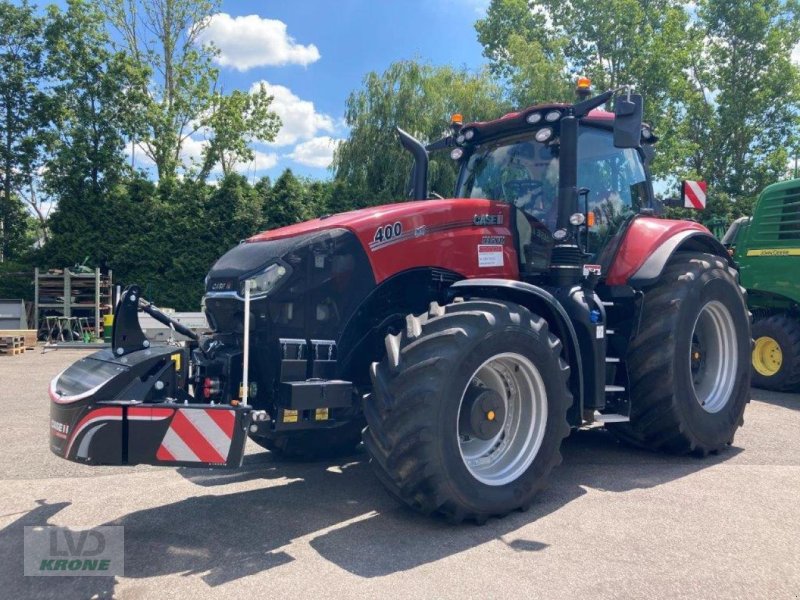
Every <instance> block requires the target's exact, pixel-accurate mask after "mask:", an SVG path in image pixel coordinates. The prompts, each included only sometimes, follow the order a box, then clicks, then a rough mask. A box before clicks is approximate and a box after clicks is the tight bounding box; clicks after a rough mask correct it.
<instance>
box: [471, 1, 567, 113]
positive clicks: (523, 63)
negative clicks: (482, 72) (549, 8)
mask: <svg viewBox="0 0 800 600" xmlns="http://www.w3.org/2000/svg"><path fill="white" fill-rule="evenodd" d="M531 4H532V3H530V2H529V1H528V0H502V1H497V0H495V1H493V2H492V3H491V4H490V5H489V7H488V9H487V11H486V17H485V18H483V19H480V20H478V22H477V23H475V29H476V31H477V32H478V42H480V44H481V45H482V46H483V55H484V56H485V57H486V58H488V59H489V61H490V62H489V69H490V71H491V73H492V74H493V75H494V76H495V77H497V78H498V79H499V80H504V81H506V82H507V85H508V92H509V94H510V96H511V98H512V99H513V100H514V102H515V103H516V104H517V105H518V106H527V105H530V104H534V103H536V102H542V101H557V100H567V99H568V98H569V96H570V93H571V85H570V82H569V78H568V69H567V61H566V55H565V47H566V45H567V40H566V39H565V38H564V36H561V35H552V34H544V33H542V32H543V31H545V30H547V28H548V26H549V24H548V17H547V13H546V12H545V11H544V10H543V7H537V6H532V5H531Z"/></svg>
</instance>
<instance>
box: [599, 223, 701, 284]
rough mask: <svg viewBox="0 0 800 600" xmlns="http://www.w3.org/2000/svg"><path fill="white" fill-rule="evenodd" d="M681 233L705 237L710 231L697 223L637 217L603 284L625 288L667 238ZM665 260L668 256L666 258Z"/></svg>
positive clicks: (665, 242) (629, 228) (628, 230)
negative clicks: (623, 286) (703, 235)
mask: <svg viewBox="0 0 800 600" xmlns="http://www.w3.org/2000/svg"><path fill="white" fill-rule="evenodd" d="M683 232H690V233H698V234H705V235H707V236H711V232H709V231H708V229H706V228H705V227H703V226H702V225H700V224H699V223H694V222H692V221H676V220H670V219H657V218H652V217H638V218H637V219H635V220H634V221H633V222H632V223H631V224H630V226H629V227H628V229H627V231H626V232H625V238H624V239H623V240H622V243H621V244H620V246H619V250H618V251H617V255H616V257H615V258H614V260H613V261H612V263H611V268H610V269H609V271H608V275H607V276H606V284H607V285H626V284H628V283H629V280H630V279H631V277H633V276H634V274H636V272H637V271H639V269H640V268H641V267H642V266H643V265H644V264H645V262H646V261H647V260H648V259H649V258H650V257H651V256H652V255H654V254H655V253H656V252H657V251H658V250H659V248H661V247H662V246H664V244H667V243H668V242H669V240H670V239H671V238H674V237H675V236H676V235H679V234H681V233H683ZM666 258H667V259H668V258H669V256H667V257H666Z"/></svg>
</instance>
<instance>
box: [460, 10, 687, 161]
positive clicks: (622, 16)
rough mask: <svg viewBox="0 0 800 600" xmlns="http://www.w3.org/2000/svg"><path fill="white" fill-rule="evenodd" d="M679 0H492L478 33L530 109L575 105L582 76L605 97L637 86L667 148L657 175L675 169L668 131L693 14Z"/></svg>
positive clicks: (513, 90) (515, 96)
mask: <svg viewBox="0 0 800 600" xmlns="http://www.w3.org/2000/svg"><path fill="white" fill-rule="evenodd" d="M686 4H687V3H686V2H680V1H678V0H609V1H607V2H597V1H596V0H570V1H566V2H564V1H562V0H492V3H491V4H490V6H489V9H488V11H487V15H486V18H484V19H481V20H479V21H478V22H477V23H476V25H475V28H476V30H477V32H478V40H479V41H480V43H481V44H482V45H483V47H484V55H485V56H486V57H487V58H489V59H490V64H491V68H492V70H493V72H494V73H496V74H498V75H500V76H501V77H503V78H504V79H505V81H506V82H507V84H508V87H509V93H510V94H511V97H512V98H513V99H514V100H515V101H516V102H517V103H518V105H521V106H525V105H530V104H533V103H539V102H545V101H569V100H571V99H572V98H573V94H572V89H573V87H574V82H575V80H576V78H577V76H578V75H586V76H588V77H590V78H591V79H592V81H593V84H594V87H595V89H596V90H597V91H598V92H600V91H605V90H607V89H614V88H617V87H619V86H621V85H632V86H634V87H635V89H636V90H637V91H638V92H640V93H642V94H643V95H644V97H645V99H646V101H645V118H646V120H647V121H648V122H649V123H650V124H651V125H653V126H654V128H655V130H656V131H659V132H663V133H664V134H665V135H664V138H665V139H664V140H663V144H662V146H667V147H669V149H668V151H665V152H664V153H662V158H661V159H660V160H659V162H658V163H657V164H656V165H655V168H654V170H655V172H656V174H660V173H662V172H667V171H669V170H671V169H672V168H673V167H674V163H671V162H670V161H669V160H664V158H663V157H670V156H673V154H674V148H673V146H674V144H675V141H674V140H673V139H670V136H669V132H670V130H671V127H672V126H673V125H674V120H675V118H676V115H677V113H678V112H679V105H680V102H681V100H682V96H681V93H680V92H681V90H682V87H683V86H684V81H685V76H684V74H683V73H684V71H686V70H688V67H689V64H690V63H689V51H690V48H691V44H690V41H691V40H690V36H689V34H688V33H686V29H687V28H688V27H689V14H688V13H687V11H686V10H685V5H686Z"/></svg>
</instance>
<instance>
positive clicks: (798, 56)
mask: <svg viewBox="0 0 800 600" xmlns="http://www.w3.org/2000/svg"><path fill="white" fill-rule="evenodd" d="M792 62H793V63H794V64H796V65H800V44H797V46H795V47H794V50H792Z"/></svg>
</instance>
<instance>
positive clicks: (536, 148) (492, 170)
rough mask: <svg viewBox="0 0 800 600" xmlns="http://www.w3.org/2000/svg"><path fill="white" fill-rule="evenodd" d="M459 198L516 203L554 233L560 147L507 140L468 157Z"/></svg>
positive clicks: (517, 139) (480, 149)
mask: <svg viewBox="0 0 800 600" xmlns="http://www.w3.org/2000/svg"><path fill="white" fill-rule="evenodd" d="M466 169H467V176H466V177H465V178H464V180H463V183H462V186H461V190H459V196H461V197H462V198H488V199H490V200H501V201H503V202H508V203H509V204H513V205H514V206H516V207H517V208H520V209H522V210H523V211H525V213H526V214H528V215H530V216H532V217H534V218H535V219H537V220H539V221H541V222H543V223H545V224H547V226H548V227H549V228H550V229H551V230H552V229H553V228H554V227H555V220H556V215H557V212H556V211H557V208H556V206H557V205H556V198H557V197H558V147H557V146H555V145H552V146H547V145H545V144H541V143H539V142H537V141H534V140H532V139H530V138H528V139H524V138H522V139H520V138H516V139H513V138H512V139H506V140H503V141H501V142H499V143H497V144H493V145H490V146H487V147H485V148H478V149H477V151H476V152H474V153H473V154H472V156H470V158H469V162H468V163H467V166H466Z"/></svg>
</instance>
